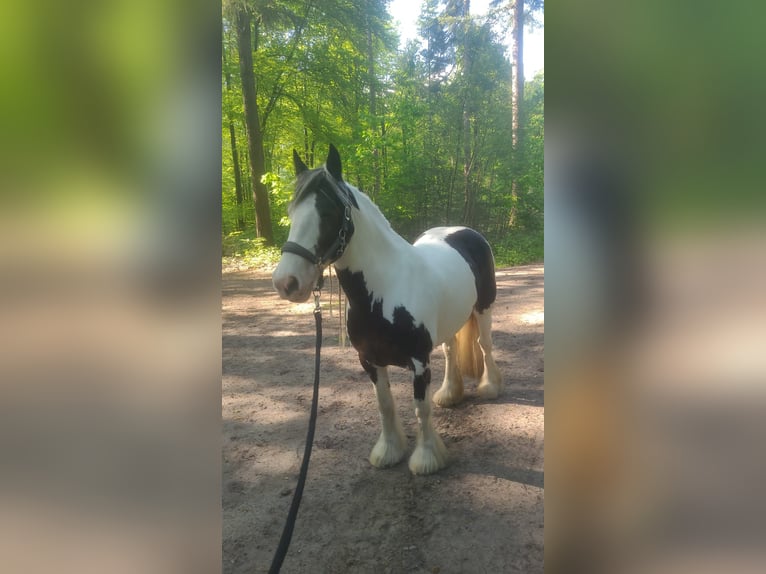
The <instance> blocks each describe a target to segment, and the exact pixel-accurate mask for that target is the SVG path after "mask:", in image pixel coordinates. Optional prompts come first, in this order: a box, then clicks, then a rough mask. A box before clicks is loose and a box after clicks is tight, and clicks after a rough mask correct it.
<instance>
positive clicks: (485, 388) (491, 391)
mask: <svg viewBox="0 0 766 574" xmlns="http://www.w3.org/2000/svg"><path fill="white" fill-rule="evenodd" d="M476 394H478V395H479V396H480V397H481V398H482V399H496V398H497V397H498V396H499V395H500V385H497V386H495V385H493V384H492V383H490V382H489V381H482V382H481V383H479V386H478V387H476Z"/></svg>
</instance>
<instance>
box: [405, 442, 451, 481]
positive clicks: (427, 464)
mask: <svg viewBox="0 0 766 574" xmlns="http://www.w3.org/2000/svg"><path fill="white" fill-rule="evenodd" d="M447 462H448V456H447V447H445V446H444V443H443V442H442V439H441V438H440V437H439V435H434V437H433V439H431V440H429V441H428V442H427V443H424V444H419V445H418V446H417V447H416V448H415V452H413V453H412V456H411V457H410V465H409V466H410V471H411V472H412V474H431V473H433V472H436V471H437V470H440V469H442V468H444V467H445V466H447Z"/></svg>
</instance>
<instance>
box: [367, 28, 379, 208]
mask: <svg viewBox="0 0 766 574" xmlns="http://www.w3.org/2000/svg"><path fill="white" fill-rule="evenodd" d="M367 77H368V82H369V84H370V117H371V118H372V122H371V123H372V129H373V131H375V132H377V129H378V104H377V98H378V94H377V84H378V80H377V78H376V77H375V45H374V43H373V38H372V27H371V24H370V17H369V16H368V17H367ZM377 135H378V134H377V133H375V136H374V137H375V140H377ZM372 175H373V184H372V193H371V194H370V197H372V199H373V201H374V200H375V198H376V197H377V196H378V193H379V192H380V149H379V148H378V144H377V141H373V146H372Z"/></svg>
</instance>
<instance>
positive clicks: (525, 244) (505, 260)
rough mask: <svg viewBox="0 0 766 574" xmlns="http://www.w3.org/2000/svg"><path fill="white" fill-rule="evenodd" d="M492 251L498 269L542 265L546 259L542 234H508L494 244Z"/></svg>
mask: <svg viewBox="0 0 766 574" xmlns="http://www.w3.org/2000/svg"><path fill="white" fill-rule="evenodd" d="M492 250H493V252H494V254H495V265H496V266H497V267H510V266H512V265H526V264H528V263H540V262H542V261H543V259H544V257H545V254H544V242H543V234H542V233H524V232H512V233H508V234H507V235H505V237H503V238H502V240H500V241H498V242H494V243H493V245H492Z"/></svg>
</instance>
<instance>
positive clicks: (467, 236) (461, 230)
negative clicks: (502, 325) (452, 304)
mask: <svg viewBox="0 0 766 574" xmlns="http://www.w3.org/2000/svg"><path fill="white" fill-rule="evenodd" d="M440 244H441V245H446V246H448V247H449V248H451V249H452V250H454V251H456V252H457V253H458V254H459V255H460V257H461V258H462V259H463V261H465V263H467V264H468V267H469V268H470V270H471V273H472V274H473V278H474V282H475V285H476V303H475V306H474V308H475V309H476V310H477V311H478V312H480V313H481V312H483V311H484V310H486V309H487V308H489V307H490V306H491V305H492V303H494V302H495V298H496V296H497V284H496V282H495V259H494V257H493V255H492V248H491V247H490V245H489V243H488V242H487V240H486V239H485V238H484V236H483V235H481V234H480V233H479V232H478V231H475V230H473V229H471V228H469V227H434V228H433V229H429V230H428V231H426V232H425V233H423V234H422V235H421V236H420V237H419V238H418V239H417V240H416V241H415V246H416V247H422V246H425V245H440Z"/></svg>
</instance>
